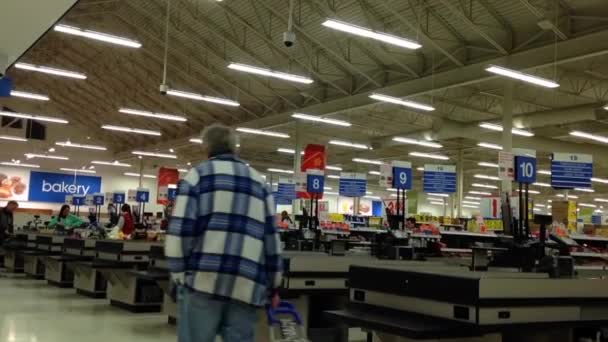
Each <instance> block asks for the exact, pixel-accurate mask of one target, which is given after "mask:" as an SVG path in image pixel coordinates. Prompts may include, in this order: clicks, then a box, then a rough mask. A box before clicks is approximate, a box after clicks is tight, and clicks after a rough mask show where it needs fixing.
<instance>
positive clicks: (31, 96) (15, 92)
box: [11, 90, 50, 101]
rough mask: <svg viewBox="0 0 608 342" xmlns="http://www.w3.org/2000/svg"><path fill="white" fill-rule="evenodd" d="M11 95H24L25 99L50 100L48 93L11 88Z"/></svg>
mask: <svg viewBox="0 0 608 342" xmlns="http://www.w3.org/2000/svg"><path fill="white" fill-rule="evenodd" d="M11 96H15V97H22V98H24V99H31V100H40V101H48V100H50V99H49V97H48V96H46V95H40V94H34V93H28V92H26V91H18V90H11Z"/></svg>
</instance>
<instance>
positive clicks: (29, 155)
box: [25, 153, 70, 160]
mask: <svg viewBox="0 0 608 342" xmlns="http://www.w3.org/2000/svg"><path fill="white" fill-rule="evenodd" d="M25 157H26V158H27V159H33V158H41V159H55V160H70V158H68V157H64V156H57V155H54V154H38V153H26V154H25Z"/></svg>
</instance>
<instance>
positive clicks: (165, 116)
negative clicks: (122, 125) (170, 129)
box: [118, 108, 188, 122]
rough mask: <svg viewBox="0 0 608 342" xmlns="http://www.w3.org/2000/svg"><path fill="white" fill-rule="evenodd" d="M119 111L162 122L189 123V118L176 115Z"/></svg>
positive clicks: (132, 110) (124, 109)
mask: <svg viewBox="0 0 608 342" xmlns="http://www.w3.org/2000/svg"><path fill="white" fill-rule="evenodd" d="M118 111H119V112H120V113H123V114H129V115H136V116H144V117H148V118H154V119H160V120H169V121H180V122H186V121H188V119H187V118H185V117H183V116H179V115H174V114H164V113H153V112H149V111H145V110H139V109H130V108H120V109H119V110H118Z"/></svg>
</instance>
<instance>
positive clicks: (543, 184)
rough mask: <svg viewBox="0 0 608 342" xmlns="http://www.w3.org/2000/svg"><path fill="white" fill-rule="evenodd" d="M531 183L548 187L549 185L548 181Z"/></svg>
mask: <svg viewBox="0 0 608 342" xmlns="http://www.w3.org/2000/svg"><path fill="white" fill-rule="evenodd" d="M532 185H536V186H541V187H543V188H550V187H551V184H549V183H542V182H536V183H532Z"/></svg>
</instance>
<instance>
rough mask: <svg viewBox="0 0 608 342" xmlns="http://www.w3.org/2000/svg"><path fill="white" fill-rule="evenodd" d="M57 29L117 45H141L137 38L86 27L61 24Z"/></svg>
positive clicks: (136, 46) (137, 46) (133, 46)
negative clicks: (85, 28)
mask: <svg viewBox="0 0 608 342" xmlns="http://www.w3.org/2000/svg"><path fill="white" fill-rule="evenodd" d="M55 31H57V32H63V33H68V34H71V35H75V36H79V37H84V38H89V39H94V40H99V41H102V42H106V43H112V44H116V45H122V46H127V47H132V48H140V47H141V43H140V42H138V41H135V40H131V39H127V38H123V37H119V36H114V35H111V34H107V33H101V32H96V31H91V30H84V29H81V28H78V27H74V26H68V25H61V24H59V25H55Z"/></svg>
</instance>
